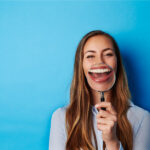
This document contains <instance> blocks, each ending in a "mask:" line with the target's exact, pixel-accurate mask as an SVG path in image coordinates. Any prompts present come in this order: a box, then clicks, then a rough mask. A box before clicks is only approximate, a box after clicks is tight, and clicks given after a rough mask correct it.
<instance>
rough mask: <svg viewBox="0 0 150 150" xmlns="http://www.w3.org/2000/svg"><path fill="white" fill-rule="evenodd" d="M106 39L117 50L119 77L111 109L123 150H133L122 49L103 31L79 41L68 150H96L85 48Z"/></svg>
mask: <svg viewBox="0 0 150 150" xmlns="http://www.w3.org/2000/svg"><path fill="white" fill-rule="evenodd" d="M96 35H104V36H106V37H108V38H109V39H110V40H111V41H112V43H113V46H114V51H115V54H116V57H117V73H116V79H117V80H116V83H115V85H114V87H113V89H112V92H111V93H112V99H113V100H112V101H111V103H112V105H113V106H114V107H115V109H116V111H117V114H118V124H117V137H118V139H119V140H120V141H121V143H122V145H123V148H124V150H132V147H133V133H132V127H131V125H130V123H129V121H128V119H127V110H128V108H129V105H130V104H129V103H130V102H129V99H130V91H129V87H128V82H127V77H126V74H125V71H124V68H123V64H122V61H121V56H120V52H119V48H118V46H117V43H116V42H115V40H114V38H113V37H112V36H111V35H109V34H108V33H105V32H103V31H100V30H96V31H92V32H89V33H88V34H86V35H85V36H84V37H83V38H82V39H81V41H80V43H79V45H78V47H77V51H76V55H75V63H74V74H73V80H72V84H71V89H70V104H69V106H68V107H67V110H66V130H67V142H66V150H79V149H80V148H82V149H83V150H95V148H94V146H93V143H92V140H91V139H92V137H93V138H94V142H95V143H94V145H95V147H96V150H98V147H97V140H96V135H95V131H94V127H93V118H92V108H91V102H92V96H91V92H90V88H89V85H88V83H87V80H86V78H85V75H84V72H83V67H82V64H83V48H84V45H85V43H86V41H87V40H88V39H89V38H90V37H93V36H96Z"/></svg>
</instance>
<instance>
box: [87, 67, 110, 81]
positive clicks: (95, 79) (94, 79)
mask: <svg viewBox="0 0 150 150" xmlns="http://www.w3.org/2000/svg"><path fill="white" fill-rule="evenodd" d="M105 68H106V67H105ZM107 68H108V67H107ZM92 69H93V68H92ZM94 69H103V68H100V67H98V68H94ZM109 69H110V68H109ZM88 75H89V77H90V78H91V79H92V80H93V81H94V82H96V83H102V82H105V81H107V80H108V79H109V78H110V77H111V76H112V75H113V71H111V72H110V73H109V74H108V75H106V76H105V77H103V78H100V79H97V78H94V77H93V76H92V75H91V74H89V73H88Z"/></svg>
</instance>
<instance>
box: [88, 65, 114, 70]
mask: <svg viewBox="0 0 150 150" xmlns="http://www.w3.org/2000/svg"><path fill="white" fill-rule="evenodd" d="M92 69H111V68H110V67H108V66H99V67H92V68H91V69H90V70H92ZM111 70H112V69H111Z"/></svg>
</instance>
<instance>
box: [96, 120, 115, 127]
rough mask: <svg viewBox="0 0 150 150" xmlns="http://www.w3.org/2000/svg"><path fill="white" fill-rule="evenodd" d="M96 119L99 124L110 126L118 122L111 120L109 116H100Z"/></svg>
mask: <svg viewBox="0 0 150 150" xmlns="http://www.w3.org/2000/svg"><path fill="white" fill-rule="evenodd" d="M96 121H97V124H103V125H109V126H110V127H113V126H114V125H115V124H116V122H115V121H113V120H109V119H107V118H98V119H97V120H96Z"/></svg>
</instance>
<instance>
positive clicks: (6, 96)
mask: <svg viewBox="0 0 150 150" xmlns="http://www.w3.org/2000/svg"><path fill="white" fill-rule="evenodd" d="M149 18H150V2H148V1H147V2H146V1H145V2H144V1H143V2H137V1H135V0H134V1H130V2H129V1H122V0H120V1H116V2H112V1H105V2H103V1H77V2H76V1H56V2H54V1H45V2H42V1H38V2H36V1H32V2H31V1H21V2H2V1H1V2H0V150H8V149H9V150H10V149H11V150H20V149H21V150H47V149H48V140H49V139H48V138H49V129H50V119H51V115H52V112H53V111H54V110H55V109H56V108H58V107H60V106H64V105H66V104H67V103H68V101H69V87H70V83H71V79H72V73H73V63H74V55H75V51H76V47H77V44H78V42H79V40H80V39H81V37H82V36H83V35H84V34H86V33H87V32H89V31H91V30H95V29H102V30H104V31H106V32H108V33H110V34H112V35H113V36H114V37H115V39H116V40H117V42H118V44H119V46H120V50H121V53H122V57H123V60H124V64H125V67H126V70H127V73H128V78H129V85H130V89H131V92H132V97H133V101H134V103H135V104H137V105H138V106H140V107H143V108H145V109H147V110H149V111H150V98H149V97H150V96H149V93H150V91H149V89H150V88H149V85H150V77H149V76H150V56H149V55H150V37H149V36H150V20H149Z"/></svg>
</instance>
